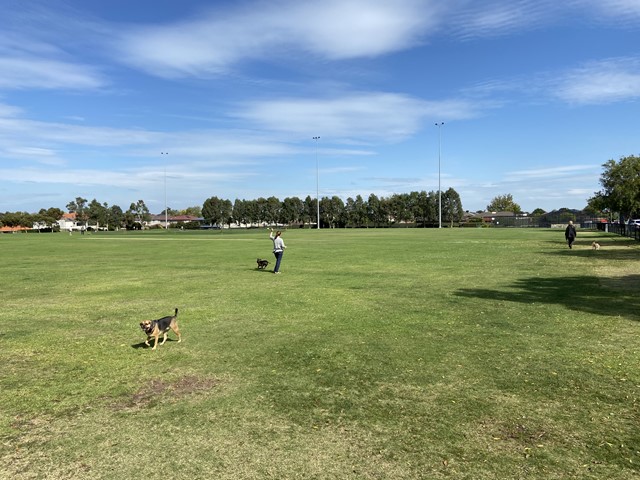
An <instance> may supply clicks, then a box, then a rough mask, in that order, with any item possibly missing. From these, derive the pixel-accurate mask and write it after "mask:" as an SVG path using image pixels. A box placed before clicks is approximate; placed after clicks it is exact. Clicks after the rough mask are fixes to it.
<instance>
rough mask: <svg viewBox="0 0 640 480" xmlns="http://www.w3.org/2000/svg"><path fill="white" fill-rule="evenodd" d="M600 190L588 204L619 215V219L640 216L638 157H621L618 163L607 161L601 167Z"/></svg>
mask: <svg viewBox="0 0 640 480" xmlns="http://www.w3.org/2000/svg"><path fill="white" fill-rule="evenodd" d="M602 166H603V167H604V172H602V175H601V176H600V185H602V190H600V191H599V192H596V193H595V195H594V196H593V197H591V198H590V199H589V200H588V202H589V204H590V205H592V206H593V207H595V208H598V209H600V210H605V209H608V210H611V211H613V212H618V213H620V216H621V219H622V220H625V219H628V218H632V217H633V216H634V215H639V216H640V157H636V156H634V155H631V156H629V157H622V158H621V159H620V160H619V161H618V162H616V161H615V160H609V161H607V162H606V163H605V164H603V165H602Z"/></svg>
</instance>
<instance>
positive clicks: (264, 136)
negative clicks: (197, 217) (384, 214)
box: [0, 0, 640, 213]
mask: <svg viewBox="0 0 640 480" xmlns="http://www.w3.org/2000/svg"><path fill="white" fill-rule="evenodd" d="M0 7H1V8H0V25H1V26H2V28H1V29H0V212H6V211H9V212H14V211H26V212H31V213H34V212H37V211H39V210H40V209H41V208H45V209H46V208H51V207H57V208H60V209H63V210H66V208H65V207H66V205H67V204H68V203H69V202H71V201H73V200H75V198H76V197H83V198H85V199H87V200H88V201H89V202H90V201H91V200H93V199H96V200H98V201H99V202H100V203H102V204H104V203H106V204H107V205H108V206H112V205H119V206H120V207H121V208H123V209H124V210H126V209H127V208H129V205H130V204H131V203H135V202H137V201H138V200H143V201H144V202H145V204H146V205H147V207H148V208H149V210H150V211H151V213H160V212H161V211H163V210H164V208H165V206H168V207H169V208H172V209H175V210H181V209H186V208H188V207H192V206H202V204H203V203H204V201H205V200H206V199H207V198H210V197H213V196H216V197H218V198H222V199H228V200H231V201H232V202H233V201H235V200H236V199H244V200H255V199H258V198H260V197H264V198H268V197H271V196H275V197H277V198H278V199H280V200H284V199H285V198H287V197H298V198H301V199H305V198H306V197H307V196H311V197H312V198H315V197H316V195H317V194H319V196H320V197H333V196H338V197H340V198H342V199H343V200H345V201H346V199H347V198H348V197H352V198H355V197H356V195H361V196H362V197H363V198H364V199H365V200H366V199H367V198H368V196H369V195H370V194H372V193H373V194H375V195H377V196H378V197H389V196H391V195H393V194H400V193H409V192H412V191H422V190H424V191H427V192H430V191H434V192H437V191H438V188H441V189H442V191H446V190H447V189H449V188H453V189H455V190H456V191H457V192H458V194H459V195H460V198H461V201H462V206H463V209H464V210H468V211H478V210H484V209H485V208H486V207H487V205H488V204H489V203H490V202H491V201H492V199H494V198H495V197H497V196H501V195H507V194H510V195H512V196H513V199H514V201H515V202H516V203H517V204H518V205H520V207H521V208H522V209H523V210H524V211H532V210H534V209H536V208H542V209H544V210H545V211H551V210H555V209H558V208H575V209H582V208H584V207H585V206H586V205H587V200H588V199H589V197H591V196H592V195H593V194H594V192H596V191H599V190H600V188H601V186H600V183H599V180H600V176H601V174H602V173H603V164H604V163H605V162H606V161H608V160H610V159H613V160H616V161H617V160H619V159H620V158H622V157H626V156H629V155H638V154H639V153H640V147H639V140H640V131H639V130H640V121H639V120H638V118H639V112H640V108H639V107H640V0H563V1H557V0H482V1H478V0H448V1H446V2H443V1H441V0H393V1H390V0H314V1H307V0H264V1H262V0H247V1H242V0H240V1H212V0H209V1H205V0H180V1H177V0H134V1H132V0H29V1H25V0H0ZM314 137H319V138H314Z"/></svg>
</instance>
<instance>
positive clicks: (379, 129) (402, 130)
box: [236, 92, 481, 142]
mask: <svg viewBox="0 0 640 480" xmlns="http://www.w3.org/2000/svg"><path fill="white" fill-rule="evenodd" d="M480 111H481V108H480V107H479V105H478V104H476V103H471V102H466V101H465V100H442V101H425V100H421V99H418V98H414V97H411V96H408V95H402V94H396V93H384V92H366V93H352V94H345V95H343V96H338V97H333V98H324V99H292V98H283V99H275V100H268V101H262V102H255V103H251V104H246V105H244V107H243V108H242V107H241V109H240V110H239V111H238V113H236V115H237V116H238V117H240V118H242V119H243V120H246V121H249V122H251V123H252V124H254V125H256V126H257V127H259V128H263V129H268V130H273V131H279V132H288V133H290V134H293V135H299V136H301V137H304V138H306V137H309V138H310V137H311V136H312V135H315V134H317V132H322V133H323V135H326V136H327V137H331V138H332V140H334V141H336V140H340V141H344V140H346V139H358V140H362V141H376V142H394V141H399V140H402V139H404V138H406V137H408V136H410V135H412V134H414V133H415V132H417V131H418V130H419V129H420V128H421V127H422V124H423V122H424V121H425V119H431V118H433V119H437V120H452V119H456V120H459V119H467V118H472V117H475V116H478V115H479V114H480Z"/></svg>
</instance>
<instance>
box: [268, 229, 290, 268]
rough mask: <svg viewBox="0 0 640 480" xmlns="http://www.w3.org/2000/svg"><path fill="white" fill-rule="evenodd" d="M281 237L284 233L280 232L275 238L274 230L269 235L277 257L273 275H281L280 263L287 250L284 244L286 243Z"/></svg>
mask: <svg viewBox="0 0 640 480" xmlns="http://www.w3.org/2000/svg"><path fill="white" fill-rule="evenodd" d="M281 235H282V232H281V231H280V230H278V231H277V232H276V234H275V236H274V235H273V228H272V229H271V231H270V233H269V238H270V239H271V240H272V241H273V254H274V255H275V257H276V266H275V267H274V269H273V273H280V261H281V260H282V254H283V253H284V249H285V248H287V246H286V245H285V244H284V241H283V240H282V236H281Z"/></svg>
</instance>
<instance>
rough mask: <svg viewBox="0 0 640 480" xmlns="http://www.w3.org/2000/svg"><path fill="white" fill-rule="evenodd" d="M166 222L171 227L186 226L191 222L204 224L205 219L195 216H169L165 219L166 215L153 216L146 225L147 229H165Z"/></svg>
mask: <svg viewBox="0 0 640 480" xmlns="http://www.w3.org/2000/svg"><path fill="white" fill-rule="evenodd" d="M165 222H166V223H168V224H169V225H172V224H177V225H180V224H183V225H184V224H186V223H191V222H199V223H200V224H202V223H203V222H204V218H202V217H196V216H195V215H169V216H167V217H165V215H164V213H161V214H159V215H151V220H149V221H148V222H147V223H146V225H147V227H153V226H155V225H159V226H161V227H162V228H164V227H165Z"/></svg>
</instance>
